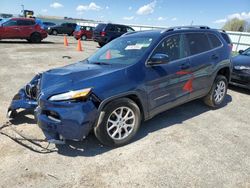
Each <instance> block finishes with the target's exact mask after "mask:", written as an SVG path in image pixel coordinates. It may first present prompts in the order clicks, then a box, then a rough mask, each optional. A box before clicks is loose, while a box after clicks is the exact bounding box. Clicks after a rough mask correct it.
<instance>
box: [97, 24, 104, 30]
mask: <svg viewBox="0 0 250 188" xmlns="http://www.w3.org/2000/svg"><path fill="white" fill-rule="evenodd" d="M105 27H106V24H98V25H97V26H96V28H95V30H96V31H102V30H103V29H104V28H105Z"/></svg>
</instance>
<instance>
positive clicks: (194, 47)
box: [186, 33, 210, 55]
mask: <svg viewBox="0 0 250 188" xmlns="http://www.w3.org/2000/svg"><path fill="white" fill-rule="evenodd" d="M186 41H187V46H188V48H189V51H190V55H195V54H199V53H202V52H205V51H208V50H210V44H209V41H208V37H207V36H206V34H204V33H188V34H186Z"/></svg>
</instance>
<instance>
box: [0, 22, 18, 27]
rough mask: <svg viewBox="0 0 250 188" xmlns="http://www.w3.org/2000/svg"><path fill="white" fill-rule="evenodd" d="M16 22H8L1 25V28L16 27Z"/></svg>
mask: <svg viewBox="0 0 250 188" xmlns="http://www.w3.org/2000/svg"><path fill="white" fill-rule="evenodd" d="M16 25H17V21H16V20H9V21H8V22H5V23H3V26H5V27H8V26H16Z"/></svg>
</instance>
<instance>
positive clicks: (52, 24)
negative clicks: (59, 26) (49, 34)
mask: <svg viewBox="0 0 250 188" xmlns="http://www.w3.org/2000/svg"><path fill="white" fill-rule="evenodd" d="M55 25H56V24H55V23H53V22H43V26H44V29H45V30H46V31H48V28H49V27H52V26H55Z"/></svg>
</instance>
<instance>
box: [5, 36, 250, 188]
mask: <svg viewBox="0 0 250 188" xmlns="http://www.w3.org/2000/svg"><path fill="white" fill-rule="evenodd" d="M69 43H70V44H69V45H70V46H69V47H67V48H65V47H64V46H63V38H62V37H60V36H58V37H51V36H50V37H49V38H47V39H46V40H45V41H44V42H43V43H42V44H29V43H26V41H24V42H22V41H9V42H8V41H0V65H1V68H0V91H1V93H0V122H1V124H2V123H4V122H5V121H6V118H5V114H6V110H7V107H8V105H9V103H10V101H11V98H12V97H13V95H14V94H15V93H16V92H17V91H18V90H19V88H20V87H22V86H23V85H24V84H25V83H27V82H28V81H29V80H30V79H31V78H32V77H33V76H34V74H35V73H37V72H41V71H45V70H47V69H50V68H54V67H58V66H62V65H67V64H69V63H73V62H76V61H79V60H82V59H84V58H85V57H87V56H89V55H90V54H91V53H93V52H94V51H95V50H97V44H96V43H94V42H92V41H87V42H83V48H84V51H83V52H77V51H76V44H77V41H76V40H75V39H73V38H69ZM63 56H66V58H63ZM249 106H250V92H249V91H246V90H242V89H237V88H231V89H230V90H229V91H228V95H227V101H226V103H225V105H224V107H223V108H221V109H218V110H211V109H209V108H208V107H206V106H205V105H204V104H203V103H202V102H201V101H199V100H197V101H194V102H190V103H188V104H185V105H182V106H180V107H178V108H175V109H172V110H169V111H167V112H165V113H162V114H160V115H158V116H157V117H155V118H153V119H151V120H150V121H148V122H145V123H143V125H142V126H141V129H140V131H139V134H138V135H137V137H136V139H135V140H134V141H133V143H131V144H129V145H127V146H124V147H121V148H116V149H111V148H107V147H103V146H102V145H100V144H99V142H98V141H97V140H96V139H95V137H94V136H93V135H90V136H89V137H88V138H87V139H86V140H85V141H83V142H68V143H67V145H65V146H60V147H58V148H54V146H53V145H52V146H50V147H49V148H51V149H56V151H55V152H52V153H47V154H46V153H38V152H35V151H32V150H31V149H28V148H27V147H24V146H29V147H32V148H34V149H35V150H40V148H38V147H36V146H35V145H32V144H30V143H29V142H27V141H22V143H23V144H24V146H22V145H20V144H18V143H16V142H14V141H13V140H11V139H10V138H8V137H7V136H4V135H0V143H1V144H0V161H1V162H0V187H90V186H94V187H233V188H235V187H250V123H249V118H250V110H249ZM13 123H14V124H15V127H16V129H18V130H19V131H21V130H22V133H23V134H25V135H26V136H30V137H33V138H39V139H40V138H41V139H42V138H43V135H42V133H41V131H40V129H39V128H38V127H37V126H36V124H35V121H34V119H33V116H31V115H29V114H28V113H26V112H21V113H20V115H19V116H18V118H17V120H16V121H14V122H13ZM3 131H4V132H5V133H6V134H8V135H10V136H17V135H16V134H15V133H14V132H13V130H11V129H9V128H6V129H4V130H3ZM42 144H43V145H44V146H46V144H45V143H42ZM43 152H44V151H43Z"/></svg>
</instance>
